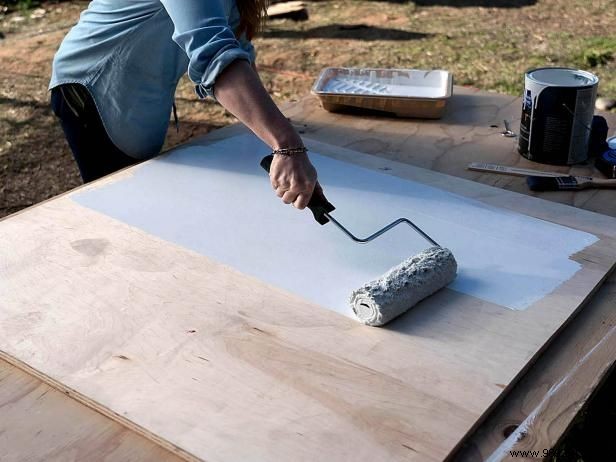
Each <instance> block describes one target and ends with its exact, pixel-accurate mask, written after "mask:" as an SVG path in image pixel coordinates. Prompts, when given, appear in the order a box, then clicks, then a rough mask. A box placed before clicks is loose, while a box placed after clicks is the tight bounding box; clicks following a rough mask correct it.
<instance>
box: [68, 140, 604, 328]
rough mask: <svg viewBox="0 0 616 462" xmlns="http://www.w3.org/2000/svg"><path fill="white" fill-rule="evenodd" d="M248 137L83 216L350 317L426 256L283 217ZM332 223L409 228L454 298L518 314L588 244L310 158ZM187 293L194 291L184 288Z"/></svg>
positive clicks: (109, 191) (94, 201)
mask: <svg viewBox="0 0 616 462" xmlns="http://www.w3.org/2000/svg"><path fill="white" fill-rule="evenodd" d="M267 153H268V149H267V147H266V146H265V145H263V144H262V143H261V142H260V141H258V140H257V139H256V138H254V137H253V136H251V135H243V136H238V137H235V138H230V139H227V140H224V141H221V142H219V143H216V144H212V145H210V146H205V147H204V146H187V147H182V148H178V149H175V150H174V151H173V152H172V153H171V154H169V155H167V156H165V157H163V158H161V159H156V160H154V161H151V162H148V163H146V164H144V165H142V166H141V167H139V168H137V169H135V171H134V174H133V176H132V177H126V178H124V179H121V180H117V181H115V182H111V183H109V184H107V185H104V186H101V187H97V188H91V189H87V190H84V191H82V192H78V193H76V194H73V195H72V196H71V197H72V198H73V199H74V200H75V201H77V202H78V203H79V204H82V205H84V206H87V207H90V208H92V209H95V210H97V211H100V212H102V213H105V214H107V215H109V216H111V217H114V218H116V219H118V220H121V221H123V222H125V223H128V224H130V225H132V226H135V227H138V228H141V229H143V230H144V231H146V232H148V233H150V234H153V235H156V236H159V237H161V238H163V239H165V240H168V241H171V242H174V243H177V244H179V245H182V246H184V247H187V248H189V249H192V250H194V251H196V252H199V253H201V254H203V255H206V256H208V257H210V258H213V259H215V260H217V261H219V262H222V263H225V264H228V265H230V266H232V267H235V268H236V269H238V270H240V271H241V272H243V273H245V274H249V275H252V276H255V277H257V278H259V279H261V280H263V281H265V282H267V283H270V284H273V285H275V286H278V287H280V288H283V289H285V290H288V291H290V292H293V293H295V294H298V295H300V296H301V297H303V298H305V299H307V300H310V301H312V302H316V303H318V304H320V305H322V306H324V307H327V308H330V309H333V310H336V311H338V312H341V313H344V314H346V315H348V316H351V317H352V316H353V315H352V313H351V310H350V308H349V307H348V297H349V294H350V293H351V291H352V290H353V289H355V288H358V287H359V286H361V285H362V284H363V283H365V282H367V281H369V280H372V279H375V278H377V277H378V276H380V275H381V274H383V273H385V272H386V271H387V270H388V269H389V268H391V267H393V266H395V265H397V264H399V263H400V262H401V261H403V260H404V259H406V258H407V257H409V256H411V255H414V254H416V253H418V252H420V251H421V250H423V249H425V248H427V247H429V244H428V243H426V242H425V241H424V240H423V239H422V238H421V237H419V236H418V235H416V234H415V233H414V232H413V231H412V230H411V229H410V228H409V227H407V226H404V227H402V226H399V227H397V228H394V230H392V231H391V232H389V233H386V234H385V235H384V236H383V237H381V238H379V239H377V240H376V241H373V242H372V243H370V244H365V245H359V244H356V243H353V242H352V241H351V240H349V239H348V238H347V237H345V236H344V235H343V234H342V233H341V232H340V231H339V230H337V229H336V228H335V227H334V226H332V225H331V224H328V225H324V226H320V225H318V224H317V223H316V222H315V221H314V219H313V218H312V214H311V213H310V212H309V211H308V210H306V211H298V210H296V209H294V208H293V207H291V206H286V205H284V204H283V203H282V202H281V201H280V200H279V199H278V198H277V197H276V196H275V195H274V193H273V191H272V188H271V186H270V184H269V180H268V178H267V176H266V173H265V172H264V171H263V170H262V169H261V167H259V161H260V159H261V158H262V157H263V156H264V155H266V154H267ZM311 158H312V160H313V162H314V164H315V166H316V167H317V169H318V172H319V178H320V181H321V183H322V185H323V187H324V190H325V193H326V195H327V197H328V199H329V200H330V201H331V202H332V203H333V204H334V205H335V206H336V207H337V210H336V211H335V212H334V214H335V216H336V217H337V218H338V219H339V221H341V222H342V223H343V224H345V225H346V226H347V227H349V228H350V229H351V230H352V231H353V232H355V233H356V234H357V235H360V236H365V235H367V234H369V233H372V232H373V231H375V230H376V229H378V228H381V227H382V226H384V225H385V224H387V223H389V222H391V221H393V220H394V219H396V218H398V217H401V216H404V217H408V218H410V219H411V220H413V221H415V222H416V223H417V224H418V225H419V226H420V227H421V228H423V229H424V230H425V231H426V232H427V233H428V234H429V235H431V236H432V237H433V238H434V239H435V240H436V241H437V242H439V243H440V244H441V245H443V246H446V247H448V248H450V249H451V250H452V251H453V253H454V255H455V257H456V259H457V261H458V264H459V273H458V277H457V279H456V280H455V281H454V282H453V283H452V284H451V285H450V288H452V289H455V290H457V291H460V292H463V293H466V294H469V295H472V296H475V297H478V298H480V299H483V300H486V301H490V302H494V303H496V304H499V305H502V306H504V307H508V308H511V309H515V310H521V309H525V308H527V307H528V306H530V305H531V304H532V303H534V302H536V301H538V300H540V299H541V298H542V297H544V296H545V295H546V294H548V293H550V292H551V291H553V290H554V289H555V288H556V287H557V286H558V285H560V284H561V283H563V282H564V281H566V280H568V279H569V278H571V277H572V276H573V275H574V274H575V272H576V271H578V269H579V268H580V265H579V264H578V263H576V262H574V261H572V260H570V259H569V256H570V255H572V254H573V253H575V252H577V251H580V250H582V249H583V248H585V247H587V246H588V245H590V244H592V243H594V242H596V241H597V238H596V237H595V236H594V235H592V234H589V233H585V232H581V231H577V230H573V229H570V228H566V227H564V226H560V225H555V224H552V223H549V222H545V221H542V220H538V219H535V218H531V217H528V216H525V215H521V214H518V213H514V212H509V211H506V210H501V209H498V208H495V207H491V206H488V205H485V204H483V203H481V202H478V201H475V200H471V199H467V198H465V197H462V196H458V195H455V194H451V193H448V192H445V191H442V190H439V189H435V188H432V187H429V186H426V185H423V184H421V183H417V182H413V181H408V180H404V179H401V178H397V177H394V176H390V175H387V174H385V173H381V172H377V171H373V170H368V169H365V168H362V167H358V166H355V165H351V164H348V163H344V162H340V161H337V160H334V159H331V158H328V157H325V156H321V155H318V154H316V153H311ZM187 290H189V288H187Z"/></svg>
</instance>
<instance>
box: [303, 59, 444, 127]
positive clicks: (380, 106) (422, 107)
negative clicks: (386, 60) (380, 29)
mask: <svg viewBox="0 0 616 462" xmlns="http://www.w3.org/2000/svg"><path fill="white" fill-rule="evenodd" d="M452 91H453V77H452V75H451V74H450V73H449V72H447V71H443V70H433V71H422V70H418V69H366V68H342V67H328V68H325V69H323V71H322V72H321V75H320V76H319V78H318V79H317V80H316V82H315V84H314V85H313V87H312V93H313V94H314V95H316V96H317V97H318V98H319V99H320V100H321V105H322V106H323V108H324V109H325V110H327V111H332V112H335V111H340V110H343V109H344V108H345V107H349V106H351V107H356V108H364V109H372V110H378V111H386V112H393V113H394V114H396V115H397V116H399V117H417V118H426V119H438V118H440V117H441V116H442V115H443V113H444V112H445V106H446V105H447V100H448V99H449V98H450V97H451V94H452Z"/></svg>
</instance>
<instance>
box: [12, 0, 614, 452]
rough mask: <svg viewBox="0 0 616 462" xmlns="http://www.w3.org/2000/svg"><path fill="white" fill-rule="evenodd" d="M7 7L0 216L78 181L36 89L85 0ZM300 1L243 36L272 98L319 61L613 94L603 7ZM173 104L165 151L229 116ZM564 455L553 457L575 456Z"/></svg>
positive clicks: (184, 87) (476, 0) (508, 87)
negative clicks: (297, 7)
mask: <svg viewBox="0 0 616 462" xmlns="http://www.w3.org/2000/svg"><path fill="white" fill-rule="evenodd" d="M5 1H6V0H5ZM18 1H19V5H18V6H17V7H15V6H14V5H11V7H10V8H6V7H4V8H3V7H1V6H0V63H1V64H0V217H2V216H6V215H8V214H11V213H14V212H16V211H18V210H20V209H22V208H24V207H27V206H29V205H32V204H35V203H37V202H39V201H41V200H44V199H46V198H49V197H52V196H55V195H57V194H59V193H61V192H64V191H66V190H69V189H71V188H74V187H75V186H78V185H79V184H81V180H80V178H79V175H78V171H77V169H76V167H75V165H74V163H73V161H72V158H71V155H70V151H69V149H68V146H67V145H66V142H65V141H64V138H63V135H62V132H61V129H60V127H59V125H58V123H57V121H56V120H55V119H54V117H53V115H52V113H51V111H50V109H49V105H48V98H49V95H48V92H47V84H48V81H49V76H50V71H51V60H52V57H53V54H54V52H55V51H56V49H57V47H58V45H59V43H60V41H61V40H62V38H63V36H64V35H65V34H66V32H67V31H68V30H69V28H70V27H71V26H72V25H73V24H74V23H75V22H76V21H77V19H78V17H79V13H80V11H81V10H82V9H84V8H85V7H86V6H87V2H86V1H81V0H75V1H64V2H59V1H47V2H42V3H41V4H36V2H34V1H31V0H18ZM12 3H15V2H14V1H13V2H12ZM306 3H307V5H308V11H309V14H310V18H309V20H308V21H304V22H294V21H291V20H288V19H287V20H276V21H274V20H271V21H269V22H268V23H267V25H266V28H265V30H264V32H263V34H262V35H261V37H259V38H258V39H256V40H255V47H256V49H257V52H258V67H259V72H260V75H261V77H262V79H263V81H264V83H265V85H266V88H267V89H268V90H269V91H270V93H271V94H272V96H273V97H274V99H275V100H276V101H277V102H279V103H283V102H288V101H293V100H297V99H299V98H301V97H303V96H305V95H307V94H308V93H309V90H310V87H311V85H312V84H313V82H314V80H315V78H316V76H317V75H318V73H319V72H320V70H321V69H322V68H323V67H327V66H363V67H368V66H370V67H409V68H419V69H430V68H442V69H447V70H449V71H451V72H453V74H454V76H455V81H456V83H457V84H462V85H471V86H475V87H479V88H482V89H485V90H491V91H497V92H502V93H509V94H513V95H519V94H521V91H522V87H523V74H524V72H525V71H526V70H527V69H529V68H532V67H538V66H546V65H550V66H551V65H562V66H572V67H579V68H583V69H587V70H590V71H591V72H594V73H596V74H597V75H599V77H600V78H601V83H600V87H599V93H600V94H601V95H603V96H607V97H612V98H616V26H615V24H616V4H615V1H614V0H501V1H497V0H493V1H490V0H458V1H456V0H416V1H405V0H372V1H369V0H321V1H307V2H306ZM0 5H2V3H1V0H0ZM177 106H178V115H179V117H180V132H179V133H176V132H175V129H174V128H173V127H171V128H170V130H169V133H168V137H167V142H166V147H172V146H174V145H176V144H178V143H182V142H184V141H186V140H188V139H190V138H192V137H194V136H197V135H201V134H204V133H207V132H208V131H210V130H213V129H215V128H219V127H222V126H224V125H227V124H229V123H232V122H233V121H234V118H233V117H232V116H231V115H230V114H228V113H226V112H225V110H224V109H222V108H221V107H220V106H218V105H217V104H215V103H213V102H211V101H205V102H204V101H199V100H198V99H197V98H196V96H195V94H194V90H193V85H192V84H191V83H190V82H189V81H188V79H186V78H185V79H183V80H182V82H181V84H180V85H179V88H178V92H177ZM611 129H612V130H613V129H614V127H611ZM612 382H613V381H612ZM610 403H611V404H610V406H612V407H611V409H616V405H614V403H613V400H612V401H610ZM608 409H610V407H609V406H608ZM611 422H612V423H613V422H616V418H615V417H614V416H612V420H611ZM573 433H574V434H576V433H575V432H573ZM582 434H583V435H584V432H582ZM584 438H586V436H584ZM567 444H569V446H571V444H570V443H566V444H565V446H567ZM571 448H573V446H571ZM576 451H578V450H577V449H575V448H574V449H570V450H569V452H568V454H569V455H568V456H564V455H561V457H560V458H558V459H557V460H559V461H563V460H577V457H574V456H573V455H574V454H576ZM578 452H579V451H578ZM569 456H571V457H572V458H571V459H569V458H568V457H569ZM586 460H592V459H586Z"/></svg>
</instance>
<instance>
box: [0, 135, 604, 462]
mask: <svg viewBox="0 0 616 462" xmlns="http://www.w3.org/2000/svg"><path fill="white" fill-rule="evenodd" d="M311 146H318V149H319V151H320V152H322V153H324V154H332V155H335V156H336V157H338V158H343V159H345V160H347V161H350V160H352V161H353V162H355V163H360V164H364V165H365V166H369V167H372V168H378V167H379V166H383V165H385V166H386V167H388V168H391V169H392V170H391V172H392V173H394V174H396V175H399V176H402V177H411V178H413V179H416V180H419V181H424V182H426V183H428V184H431V185H433V186H437V187H440V188H443V189H446V190H449V191H452V192H456V193H458V194H463V195H466V196H470V197H474V198H475V199H477V200H480V201H484V202H486V203H492V204H499V203H503V204H504V206H505V207H507V208H511V209H516V208H517V207H520V208H523V209H524V210H525V211H530V212H532V213H533V214H534V216H538V217H540V218H546V217H547V218H548V219H550V220H551V221H555V222H557V223H565V224H567V225H568V226H575V227H577V228H578V229H582V230H586V231H590V232H593V233H595V234H597V235H598V236H599V237H601V240H600V241H599V242H598V243H596V244H594V245H593V246H591V247H588V248H587V249H585V250H584V251H583V252H581V253H579V254H578V255H576V256H575V258H576V260H577V261H578V262H579V263H580V264H582V270H580V271H579V272H578V273H577V274H576V276H575V277H574V278H573V279H571V280H570V281H568V282H567V283H565V284H563V285H562V286H561V287H559V289H557V290H556V291H555V292H554V293H553V294H551V295H550V296H549V297H546V299H544V301H542V302H539V303H537V304H535V305H533V306H532V307H531V308H529V309H528V310H527V311H524V312H515V311H511V310H506V309H503V308H502V307H499V306H497V305H493V304H490V303H486V302H483V301H481V300H478V299H475V298H473V297H469V296H466V295H462V294H459V293H457V292H453V291H447V290H446V291H442V292H441V293H439V294H438V295H436V296H434V297H432V298H431V299H429V300H428V301H426V303H424V304H422V305H421V306H418V307H417V308H416V309H414V310H413V311H412V312H411V313H409V315H408V316H405V318H404V319H402V320H400V321H399V323H398V324H397V325H396V324H394V325H392V327H391V328H390V329H372V328H368V327H365V326H361V325H359V324H357V323H356V322H354V321H352V320H350V319H347V318H345V317H343V316H340V315H338V314H336V313H332V312H329V311H327V310H325V309H322V308H321V307H318V306H316V305H312V304H310V303H307V302H305V301H303V300H301V299H299V298H298V297H295V296H293V295H290V294H288V293H285V292H283V291H281V290H279V289H277V288H275V287H271V286H267V285H265V284H263V283H262V282H261V281H258V280H256V279H253V278H250V277H247V276H245V275H242V274H240V273H238V272H237V271H235V270H233V269H232V268H229V267H226V266H224V265H221V264H219V263H216V262H214V261H212V260H210V259H208V258H207V257H205V256H203V255H198V254H196V253H194V252H191V251H188V250H186V249H183V248H180V247H178V246H175V245H173V244H170V243H168V242H165V241H162V240H160V239H158V238H155V237H153V236H150V235H148V234H146V233H144V232H142V231H140V230H138V229H135V228H131V227H129V226H127V225H126V224H124V223H121V222H118V221H116V220H112V219H110V218H108V217H106V216H104V215H101V214H99V213H97V212H94V211H92V210H89V209H86V208H83V207H80V206H79V205H77V204H75V203H74V202H73V201H72V200H71V198H70V195H67V196H64V197H62V198H60V199H57V200H54V201H50V202H48V203H46V204H43V205H41V206H38V207H36V208H34V209H32V210H30V211H29V212H26V213H22V214H19V215H17V216H15V217H13V218H11V219H10V220H6V221H3V222H2V223H1V225H0V234H2V239H1V240H0V242H1V244H0V254H2V255H3V259H2V262H3V264H2V267H1V268H0V274H1V276H2V280H3V284H2V285H1V286H0V298H2V300H4V301H5V306H6V308H5V309H4V310H3V312H2V318H1V319H0V346H1V349H2V351H3V353H2V354H3V356H4V357H5V359H7V360H9V361H11V362H14V363H15V364H16V365H18V366H20V367H27V368H29V369H28V370H29V371H30V372H32V373H34V374H36V375H38V376H39V377H40V378H42V379H44V380H45V381H47V382H49V383H52V384H53V385H54V386H55V387H58V388H59V389H61V390H64V391H68V392H70V394H71V395H72V396H73V397H75V398H76V399H78V400H80V401H82V402H84V403H86V404H87V405H89V406H92V407H94V408H96V409H97V410H99V411H100V412H102V413H105V414H106V415H108V416H110V417H112V418H113V419H115V420H118V421H120V422H122V423H124V424H125V425H127V426H129V427H130V428H132V429H134V430H135V431H137V432H140V433H142V434H143V435H145V436H147V437H149V438H151V439H153V440H154V441H156V442H158V443H159V444H161V445H164V446H165V447H167V448H168V449H170V450H173V451H176V452H177V453H179V454H182V455H183V456H184V457H186V458H192V457H194V458H198V459H202V460H238V459H252V460H281V459H293V460H313V459H314V458H315V457H316V456H317V455H326V456H327V457H328V458H331V459H334V460H349V459H353V460H375V459H377V460H380V459H387V460H409V459H411V460H442V459H443V458H445V457H447V455H449V454H450V453H451V451H452V450H454V449H455V448H456V446H457V445H458V444H459V443H460V442H461V441H462V439H463V438H464V436H465V435H466V434H467V433H469V432H470V431H471V430H472V429H473V428H474V427H475V426H476V423H477V422H478V421H479V419H480V418H481V417H482V416H483V415H484V414H485V413H486V412H487V411H488V410H490V409H491V408H492V407H493V406H494V405H495V403H496V402H497V401H498V399H499V398H500V397H501V396H502V395H503V393H504V390H505V389H507V388H508V387H509V386H510V384H511V383H512V382H513V381H514V380H515V379H516V378H517V377H518V376H519V375H520V374H521V372H522V371H523V370H524V369H525V367H526V366H527V364H528V363H529V361H531V360H532V359H533V357H534V356H535V355H536V354H537V353H538V352H539V351H540V350H541V349H542V348H543V346H544V344H545V343H546V342H547V341H548V340H549V339H550V338H551V337H552V336H553V335H555V334H556V332H557V331H558V330H559V328H560V326H561V325H562V324H563V323H564V322H566V320H567V319H568V318H569V317H570V316H571V315H572V314H573V313H574V312H575V311H576V309H577V308H578V306H579V305H580V304H582V303H584V301H585V300H586V298H587V296H588V295H589V294H590V292H591V291H592V289H593V288H594V287H595V286H596V285H597V284H598V283H600V281H601V280H602V279H603V277H604V276H605V274H606V273H607V272H608V271H609V270H610V269H611V267H612V265H613V263H614V261H616V246H615V245H614V241H613V240H612V237H613V236H614V233H615V232H616V227H615V226H613V225H614V220H611V221H610V220H609V219H607V218H604V217H600V216H595V214H592V213H589V212H585V211H583V210H577V209H573V208H570V207H565V206H560V205H558V204H551V203H548V202H544V201H537V200H535V199H532V198H526V197H523V196H519V197H518V196H517V195H512V194H511V193H508V192H506V191H501V190H498V189H493V188H489V187H486V186H482V185H479V184H475V183H471V182H466V181H463V180H457V179H455V178H450V177H444V176H442V175H440V174H438V173H434V172H429V171H424V170H420V169H416V168H414V167H411V166H408V165H402V164H397V163H396V164H394V163H391V162H390V163H385V164H383V162H385V161H383V160H381V159H377V158H374V157H372V156H365V155H362V154H359V153H356V152H351V151H348V150H343V149H339V148H331V147H330V148H329V149H328V147H327V146H325V145H323V144H318V143H312V144H311ZM131 174H132V170H127V171H125V172H123V173H120V174H118V175H116V176H114V177H112V178H110V179H107V180H104V181H119V180H120V179H121V178H122V176H123V175H131ZM101 184H102V183H98V184H94V185H92V186H91V187H98V186H100V185H101ZM514 196H515V197H514ZM8 243H10V244H8ZM400 323H404V326H402V325H401V324H400ZM402 327H404V328H402ZM402 332H406V334H404V335H403V334H402Z"/></svg>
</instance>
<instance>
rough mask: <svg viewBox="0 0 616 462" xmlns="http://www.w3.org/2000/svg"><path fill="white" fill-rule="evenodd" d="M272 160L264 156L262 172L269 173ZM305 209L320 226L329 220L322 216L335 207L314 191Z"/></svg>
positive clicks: (320, 193) (272, 157)
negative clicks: (307, 209)
mask: <svg viewBox="0 0 616 462" xmlns="http://www.w3.org/2000/svg"><path fill="white" fill-rule="evenodd" d="M273 159H274V156H273V155H272V154H270V155H269V156H265V157H264V158H263V159H262V160H261V167H263V170H265V171H266V172H267V173H269V171H270V167H271V165H272V160H273ZM307 207H308V208H309V209H310V211H311V212H312V214H313V215H314V219H315V220H316V221H317V222H318V223H319V224H321V225H324V224H326V223H329V220H328V219H327V217H326V216H325V215H324V213H330V212H333V211H334V210H336V207H334V206H333V205H332V204H331V203H329V201H328V200H327V199H326V198H325V196H324V195H323V193H322V192H321V191H316V190H315V191H314V193H313V194H312V197H311V198H310V201H309V202H308V205H307Z"/></svg>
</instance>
